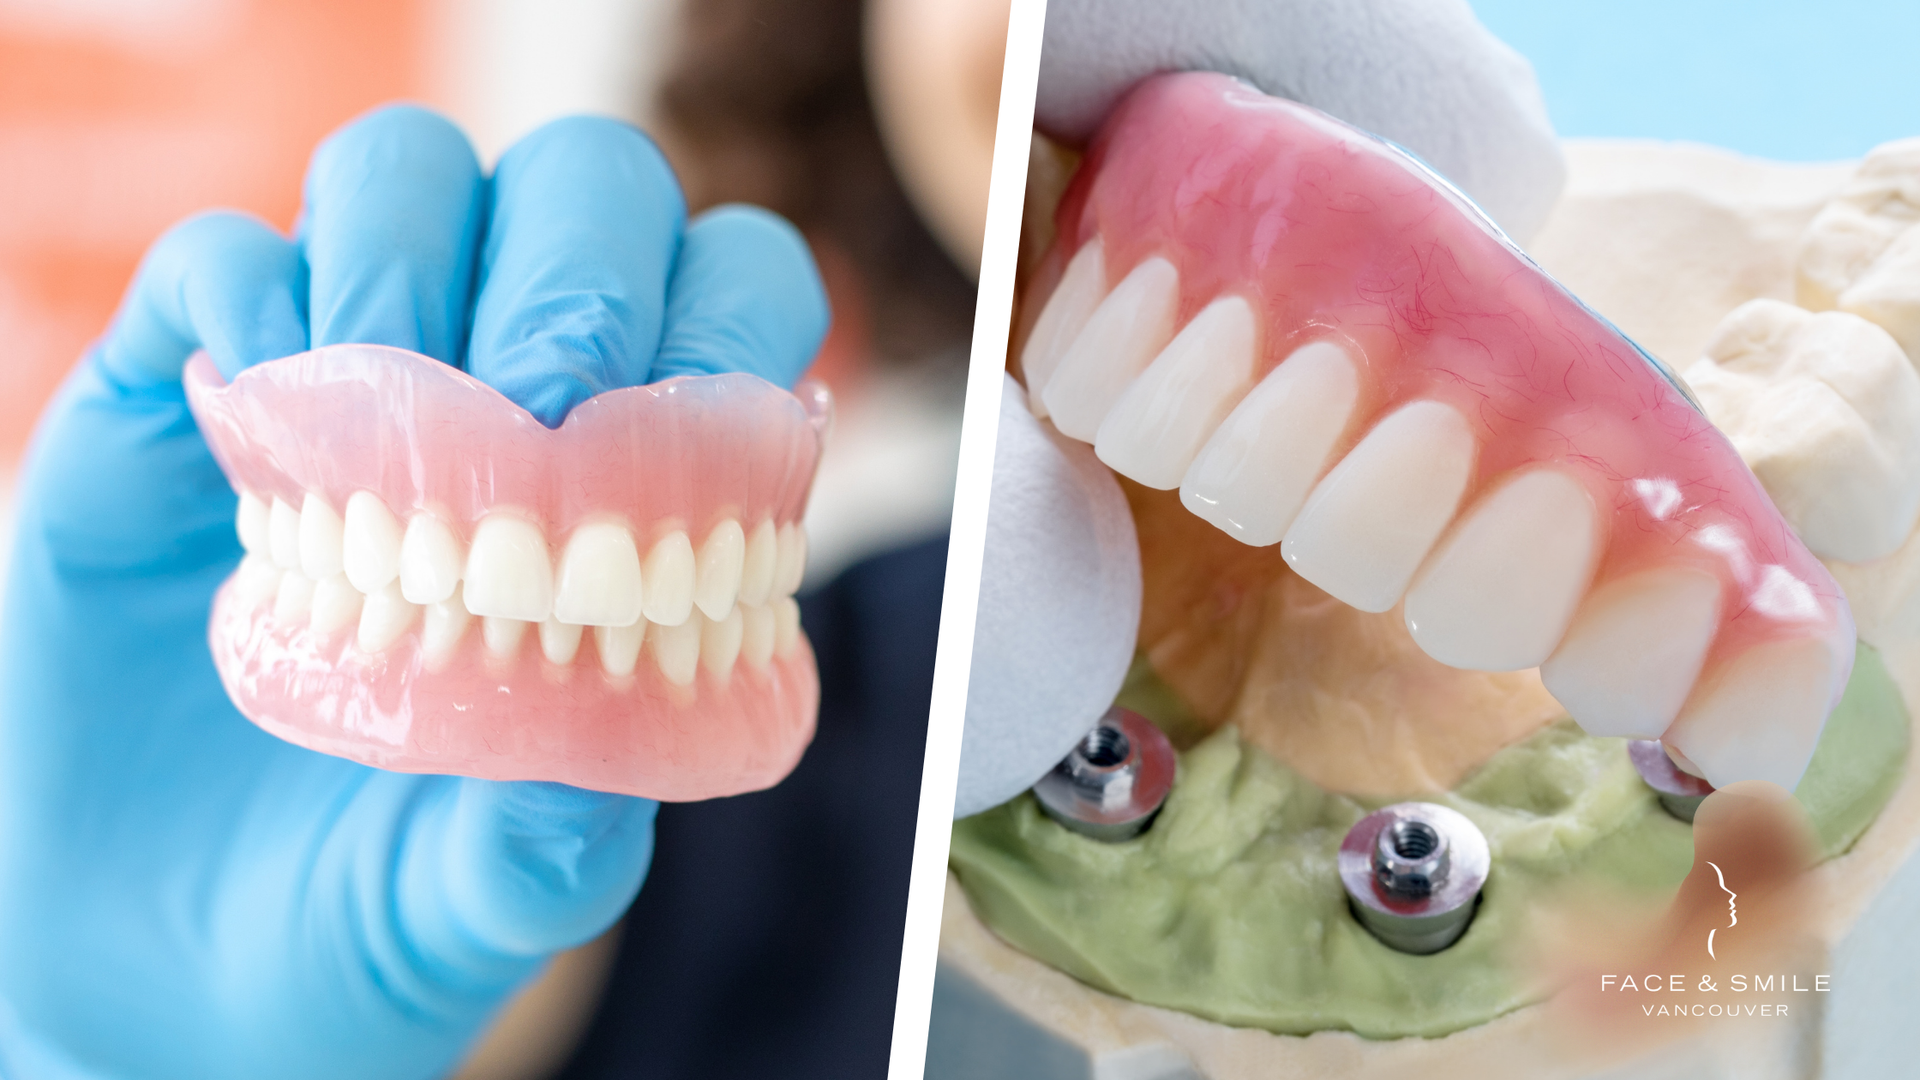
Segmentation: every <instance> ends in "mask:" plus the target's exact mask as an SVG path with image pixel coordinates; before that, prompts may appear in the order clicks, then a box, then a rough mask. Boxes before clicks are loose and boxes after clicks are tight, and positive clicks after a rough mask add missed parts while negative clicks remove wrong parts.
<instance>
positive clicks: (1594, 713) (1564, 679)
mask: <svg viewBox="0 0 1920 1080" xmlns="http://www.w3.org/2000/svg"><path fill="white" fill-rule="evenodd" d="M1719 625H1720V579H1719V578H1717V577H1715V576H1714V575H1712V574H1710V573H1707V572H1706V571H1704V570H1695V569H1689V568H1686V567H1663V568H1659V569H1653V570H1639V571H1635V572H1633V573H1630V574H1627V575H1625V576H1622V577H1619V578H1616V579H1614V580H1612V581H1609V582H1607V583H1605V584H1603V585H1601V586H1599V587H1598V588H1596V589H1594V590H1593V591H1592V592H1590V593H1588V594H1587V598H1586V599H1585V600H1584V601H1582V603H1581V605H1580V609H1579V611H1578V612H1577V613H1576V614H1575V615H1574V617H1573V624H1572V625H1571V626H1569V627H1568V628H1567V632H1566V635H1565V636H1563V637H1562V638H1561V639H1560V645H1559V647H1558V648H1556V649H1555V650H1554V651H1553V655H1552V656H1550V657H1548V658H1547V662H1546V663H1544V664H1542V665H1540V679H1541V681H1542V682H1544V683H1545V684H1546V687H1547V691H1548V692H1549V693H1551V694H1552V695H1553V696H1554V698H1555V699H1556V700H1558V701H1559V702H1560V704H1562V705H1564V706H1566V709H1567V712H1568V714H1569V715H1571V716H1572V717H1573V718H1574V720H1575V721H1577V722H1578V723H1579V724H1580V726H1581V727H1582V728H1585V729H1586V731H1587V733H1588V734H1590V735H1600V736H1616V737H1621V738H1630V739H1657V738H1659V737H1660V735H1661V733H1662V732H1664V731H1666V730H1667V726H1668V725H1669V724H1671V723H1673V718H1674V717H1675V716H1676V715H1678V714H1679V712H1680V706H1681V705H1683V704H1685V703H1686V700H1687V694H1688V693H1689V692H1690V691H1692V689H1693V684H1694V680H1695V679H1697V678H1699V675H1700V664H1701V662H1702V661H1703V660H1705V659H1706V655H1707V649H1708V647H1709V646H1711V645H1712V644H1713V636H1714V632H1715V631H1716V629H1717V628H1718V627H1719Z"/></svg>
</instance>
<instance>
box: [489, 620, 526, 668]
mask: <svg viewBox="0 0 1920 1080" xmlns="http://www.w3.org/2000/svg"><path fill="white" fill-rule="evenodd" d="M532 625H533V624H532V623H530V622H528V621H527V620H525V619H509V618H505V617H503V616H500V615H482V616H481V617H480V640H481V641H483V642H485V643H486V646H487V651H488V652H490V653H492V654H493V655H495V656H497V657H500V658H502V659H512V657H513V655H514V654H515V653H517V652H519V651H520V639H521V638H524V637H526V636H527V627H529V626H532Z"/></svg>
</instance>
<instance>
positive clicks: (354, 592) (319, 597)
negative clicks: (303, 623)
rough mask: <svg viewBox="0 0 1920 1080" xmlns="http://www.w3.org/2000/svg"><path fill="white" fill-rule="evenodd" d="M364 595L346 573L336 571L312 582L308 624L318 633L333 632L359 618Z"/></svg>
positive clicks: (364, 598)
mask: <svg viewBox="0 0 1920 1080" xmlns="http://www.w3.org/2000/svg"><path fill="white" fill-rule="evenodd" d="M365 600H366V597H365V596H364V595H362V594H361V592H360V590H359V589H356V588H354V587H353V583H352V582H350V581H348V580H347V575H345V574H340V573H336V574H333V575H331V576H329V577H323V578H321V579H320V580H318V581H316V582H314V583H313V620H312V622H310V623H309V624H308V625H309V626H311V627H313V632H314V633H316V634H320V635H323V636H324V635H327V634H331V633H333V632H334V631H335V630H338V629H340V628H342V627H344V626H346V625H348V624H349V623H354V622H358V621H359V619H360V605H361V604H362V603H363V602H365Z"/></svg>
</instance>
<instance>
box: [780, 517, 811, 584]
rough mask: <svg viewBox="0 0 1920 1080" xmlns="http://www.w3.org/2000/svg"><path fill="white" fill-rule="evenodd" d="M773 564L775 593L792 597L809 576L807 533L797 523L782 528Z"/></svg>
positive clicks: (791, 522) (792, 522)
mask: <svg viewBox="0 0 1920 1080" xmlns="http://www.w3.org/2000/svg"><path fill="white" fill-rule="evenodd" d="M775 548H776V550H775V553H774V562H773V566H774V569H773V591H774V594H775V595H777V596H792V595H793V594H794V593H797V592H799V591H800V582H801V581H803V580H805V578H806V576H807V531H806V529H805V528H803V527H802V526H801V525H800V523H799V522H797V521H789V522H787V523H786V524H785V525H782V526H780V535H779V540H778V542H777V544H776V545H775Z"/></svg>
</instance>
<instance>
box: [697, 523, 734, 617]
mask: <svg viewBox="0 0 1920 1080" xmlns="http://www.w3.org/2000/svg"><path fill="white" fill-rule="evenodd" d="M746 560H747V534H746V531H745V530H744V529H742V528H740V523H739V522H738V521H735V520H733V519H732V518H728V519H726V520H725V521H722V522H721V523H720V524H718V525H715V526H714V527H713V531H712V532H710V533H708V534H707V538H706V540H704V541H702V542H701V544H700V553H699V555H698V556H697V557H696V558H695V559H694V562H695V564H696V565H695V568H694V586H693V602H694V604H695V605H697V606H698V607H699V608H700V610H701V611H702V612H704V613H705V614H706V616H707V618H709V619H721V618H725V617H726V614H727V612H729V611H732V610H733V601H734V599H735V598H736V597H738V596H739V595H740V574H741V571H742V570H744V569H745V568H746Z"/></svg>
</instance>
